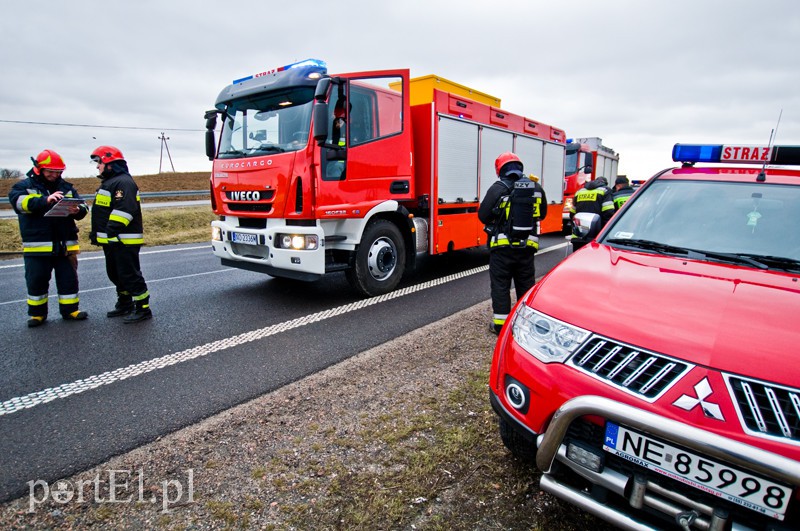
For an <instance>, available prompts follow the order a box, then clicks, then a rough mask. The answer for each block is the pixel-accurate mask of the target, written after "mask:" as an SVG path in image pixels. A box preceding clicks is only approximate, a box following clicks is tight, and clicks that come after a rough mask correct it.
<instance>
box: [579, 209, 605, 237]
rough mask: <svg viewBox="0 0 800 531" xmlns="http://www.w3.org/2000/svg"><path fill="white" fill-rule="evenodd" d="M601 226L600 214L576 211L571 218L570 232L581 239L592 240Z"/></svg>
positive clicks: (598, 232)
mask: <svg viewBox="0 0 800 531" xmlns="http://www.w3.org/2000/svg"><path fill="white" fill-rule="evenodd" d="M601 228H602V226H601V223H600V214H592V213H589V212H578V213H577V214H575V217H573V218H572V234H573V235H574V236H575V237H577V238H580V239H581V240H592V239H594V237H595V236H597V235H598V234H600V229H601Z"/></svg>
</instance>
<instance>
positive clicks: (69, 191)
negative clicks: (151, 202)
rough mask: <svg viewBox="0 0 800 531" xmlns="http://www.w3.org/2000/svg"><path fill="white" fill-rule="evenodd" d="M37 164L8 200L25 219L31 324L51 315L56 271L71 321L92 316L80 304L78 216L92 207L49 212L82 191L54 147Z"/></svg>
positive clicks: (66, 316)
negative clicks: (50, 294) (52, 279)
mask: <svg viewBox="0 0 800 531" xmlns="http://www.w3.org/2000/svg"><path fill="white" fill-rule="evenodd" d="M31 161H33V168H31V169H30V171H28V173H27V177H28V178H27V179H23V180H21V181H19V182H17V183H16V184H14V186H13V187H12V188H11V192H9V194H8V200H9V202H10V203H11V206H12V207H13V208H14V211H16V213H17V217H18V219H19V232H20V235H21V236H22V256H23V261H24V263H25V283H26V285H27V289H28V326H29V327H31V328H34V327H37V326H40V325H43V324H44V323H45V322H46V320H47V302H48V301H47V299H48V295H47V294H48V291H49V290H50V276H51V275H52V273H53V271H55V275H56V288H57V290H58V309H59V312H60V313H61V316H62V317H63V318H64V319H65V320H67V321H82V320H84V319H86V318H87V317H88V316H89V315H88V314H87V313H86V312H84V311H81V310H79V309H78V302H79V298H78V252H79V248H78V226H77V225H76V224H75V220H79V219H83V218H84V217H86V214H87V213H88V212H89V208H88V207H87V206H86V205H85V204H80V205H71V206H69V208H68V215H66V216H58V217H56V216H45V213H46V212H48V211H49V210H50V209H51V208H52V207H53V205H55V204H56V203H58V202H59V201H61V199H63V198H65V197H70V198H74V199H80V196H79V195H78V192H77V191H76V190H75V188H74V187H73V186H72V184H70V183H68V182H67V181H65V180H64V179H62V178H61V174H62V173H63V172H64V169H66V165H65V164H64V159H62V158H61V156H60V155H59V154H58V153H56V152H55V151H53V150H52V149H45V150H44V151H42V152H41V153H39V154H38V155H37V156H36V158H33V157H31Z"/></svg>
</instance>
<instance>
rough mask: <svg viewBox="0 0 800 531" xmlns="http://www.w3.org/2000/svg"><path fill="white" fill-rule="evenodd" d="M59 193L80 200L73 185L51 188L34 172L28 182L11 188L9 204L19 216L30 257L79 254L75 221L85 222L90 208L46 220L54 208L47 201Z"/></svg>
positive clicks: (56, 184)
mask: <svg viewBox="0 0 800 531" xmlns="http://www.w3.org/2000/svg"><path fill="white" fill-rule="evenodd" d="M48 188H49V189H48ZM50 190H52V191H50ZM56 191H60V192H61V193H62V194H63V195H64V197H71V198H75V199H80V195H78V192H77V190H75V187H74V186H72V184H71V183H68V182H67V181H65V180H63V179H61V178H59V179H57V180H56V181H55V182H54V183H53V184H48V183H47V182H46V181H45V180H44V178H43V177H41V176H39V175H36V174H35V173H33V171H29V172H28V178H27V179H23V180H21V181H19V182H17V183H15V184H14V186H12V187H11V191H10V192H9V194H8V201H9V203H11V206H12V207H13V208H14V211H15V212H16V213H17V218H18V220H19V232H20V236H21V237H22V252H23V253H25V254H26V255H32V254H42V255H46V254H54V253H57V254H64V253H65V252H77V251H78V250H79V247H78V226H77V225H76V224H75V220H79V219H83V218H84V217H85V216H86V214H87V213H88V212H89V208H88V207H87V206H86V205H81V207H80V211H79V212H78V213H77V214H73V215H70V216H66V217H55V216H52V217H50V216H45V213H47V211H48V210H50V209H51V208H52V206H53V205H52V204H51V203H48V202H47V197H48V196H49V195H50V194H51V193H53V192H56Z"/></svg>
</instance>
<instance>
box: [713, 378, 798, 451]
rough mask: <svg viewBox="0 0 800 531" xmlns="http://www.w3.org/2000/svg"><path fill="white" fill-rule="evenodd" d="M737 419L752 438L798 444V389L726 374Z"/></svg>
mask: <svg viewBox="0 0 800 531" xmlns="http://www.w3.org/2000/svg"><path fill="white" fill-rule="evenodd" d="M726 379H727V380H728V385H729V386H730V388H731V391H732V392H733V398H734V402H736V405H737V406H738V407H737V408H736V409H737V412H738V414H739V420H740V421H741V422H742V425H744V426H745V427H746V428H747V429H748V430H750V431H751V432H753V434H755V435H761V436H769V437H779V438H781V439H790V440H792V441H798V442H800V390H798V389H791V388H788V387H780V386H777V385H774V384H766V383H762V382H758V381H755V380H746V379H744V378H740V377H737V376H729V375H726Z"/></svg>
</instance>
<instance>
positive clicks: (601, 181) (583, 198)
mask: <svg viewBox="0 0 800 531" xmlns="http://www.w3.org/2000/svg"><path fill="white" fill-rule="evenodd" d="M579 212H589V213H592V214H598V215H600V222H601V224H602V225H605V224H606V223H608V220H609V219H611V216H613V215H614V199H613V197H612V194H611V190H610V189H609V188H608V181H607V180H606V178H605V177H598V178H597V179H595V180H593V181H587V182H586V183H585V184H584V185H583V188H581V189H580V190H578V191H577V192H575V199H574V200H573V203H572V208H571V209H570V218H573V217H575V214H577V213H579Z"/></svg>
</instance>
